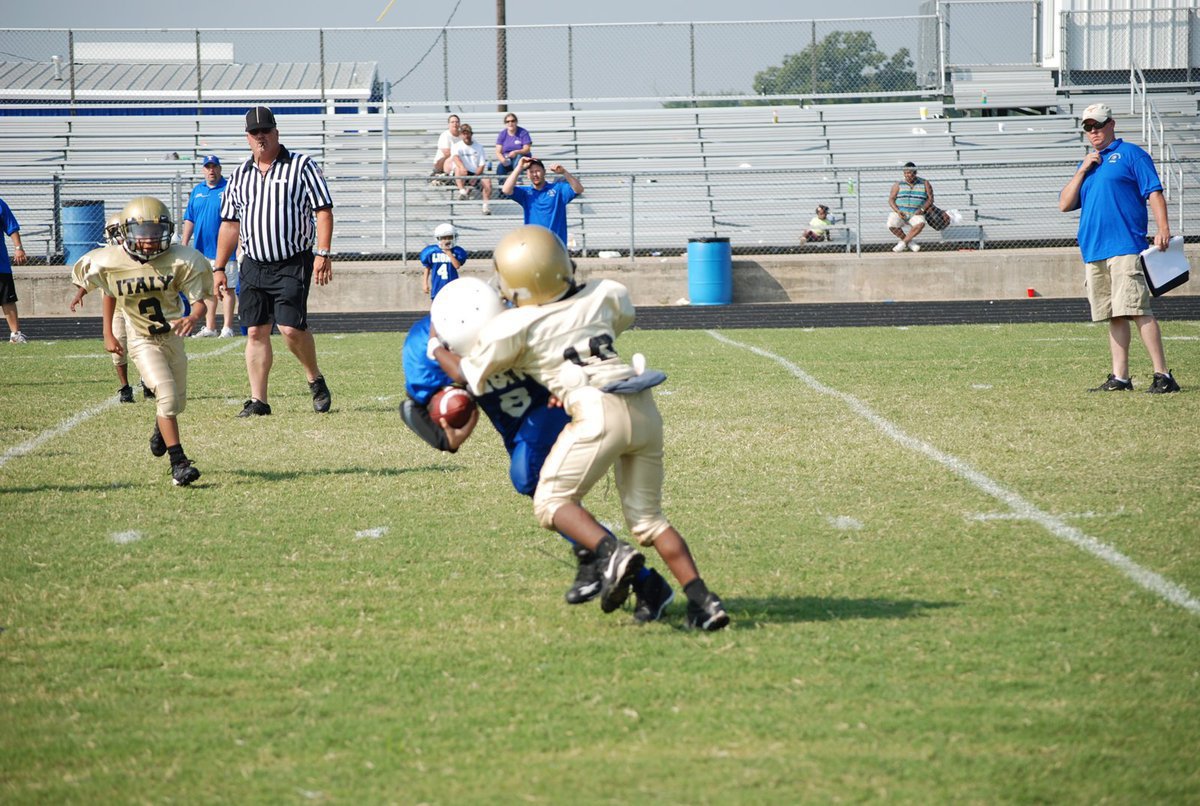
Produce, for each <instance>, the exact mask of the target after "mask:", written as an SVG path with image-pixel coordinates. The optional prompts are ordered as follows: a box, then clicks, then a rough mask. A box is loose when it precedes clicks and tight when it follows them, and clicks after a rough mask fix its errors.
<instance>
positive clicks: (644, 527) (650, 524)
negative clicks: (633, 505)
mask: <svg viewBox="0 0 1200 806" xmlns="http://www.w3.org/2000/svg"><path fill="white" fill-rule="evenodd" d="M670 525H671V522H670V521H668V520H667V519H666V516H664V515H663V514H662V513H661V512H660V513H658V514H657V515H655V516H653V517H649V518H642V519H641V520H639V521H638V522H637V523H632V524H630V525H629V531H630V533H631V534H632V535H633V538H634V540H636V541H637V542H638V544H639V545H642V546H653V545H654V541H655V540H657V539H658V536H659V535H661V534H662V533H663V532H665V531H666V530H667V528H668V527H670Z"/></svg>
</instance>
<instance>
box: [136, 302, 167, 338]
mask: <svg viewBox="0 0 1200 806" xmlns="http://www.w3.org/2000/svg"><path fill="white" fill-rule="evenodd" d="M138 310H139V311H141V312H142V316H144V317H146V318H147V319H149V320H150V321H151V322H153V323H154V324H152V325H151V326H150V333H151V335H154V336H160V335H162V334H163V333H167V332H168V331H170V329H171V325H170V324H168V322H167V318H166V317H165V316H163V310H162V305H161V304H159V301H158V300H156V299H155V298H154V297H146V298H145V299H144V300H142V301H141V302H139V303H138Z"/></svg>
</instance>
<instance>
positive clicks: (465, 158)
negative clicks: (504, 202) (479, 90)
mask: <svg viewBox="0 0 1200 806" xmlns="http://www.w3.org/2000/svg"><path fill="white" fill-rule="evenodd" d="M460 131H461V132H462V141H461V142H458V143H455V144H454V148H453V149H452V150H451V152H450V159H451V160H453V164H452V165H450V174H451V175H452V176H454V181H455V183H456V184H457V185H458V198H460V199H463V200H465V199H469V198H471V190H470V189H469V188H468V187H467V184H468V183H470V184H471V185H472V186H475V185H481V186H482V187H483V191H482V192H483V214H484V215H491V214H492V211H491V209H490V208H489V207H488V202H489V201H491V199H492V180H491V179H490V178H489V177H487V176H485V175H484V173H483V172H484V171H485V170H487V160H486V159H484V157H483V146H481V145H479V143H476V142H475V140H474V132H473V131H472V130H471V127H470V126H468V125H467V124H465V123H464V124H463V125H462V129H460ZM464 177H473V178H471V179H464Z"/></svg>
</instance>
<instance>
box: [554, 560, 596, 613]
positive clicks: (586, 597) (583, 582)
mask: <svg viewBox="0 0 1200 806" xmlns="http://www.w3.org/2000/svg"><path fill="white" fill-rule="evenodd" d="M585 553H586V555H587V557H580V558H579V570H578V571H576V572H575V582H574V583H572V584H571V587H570V588H569V589H567V592H566V594H564V596H563V598H564V599H566V600H567V604H569V605H577V604H583V603H584V602H590V601H592V600H593V599H595V598H596V596H598V595H599V593H600V570H601V569H600V565H601V563H600V561H599V560H598V559H596V555H595V554H592V552H590V551H587V552H585Z"/></svg>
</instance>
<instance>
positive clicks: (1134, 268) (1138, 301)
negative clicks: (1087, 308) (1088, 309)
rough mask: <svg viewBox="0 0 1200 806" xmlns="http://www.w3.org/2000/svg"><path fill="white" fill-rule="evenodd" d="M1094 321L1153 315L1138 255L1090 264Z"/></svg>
mask: <svg viewBox="0 0 1200 806" xmlns="http://www.w3.org/2000/svg"><path fill="white" fill-rule="evenodd" d="M1087 295H1088V302H1089V303H1091V306H1092V321H1093V322H1103V321H1104V320H1106V319H1112V318H1113V317H1114V316H1150V315H1151V313H1152V312H1151V310H1150V289H1149V287H1148V286H1147V285H1146V276H1145V275H1144V274H1142V263H1141V260H1140V259H1139V258H1138V256H1137V255H1117V256H1116V257H1110V258H1108V259H1107V260H1097V261H1094V262H1092V263H1088V264H1087Z"/></svg>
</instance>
